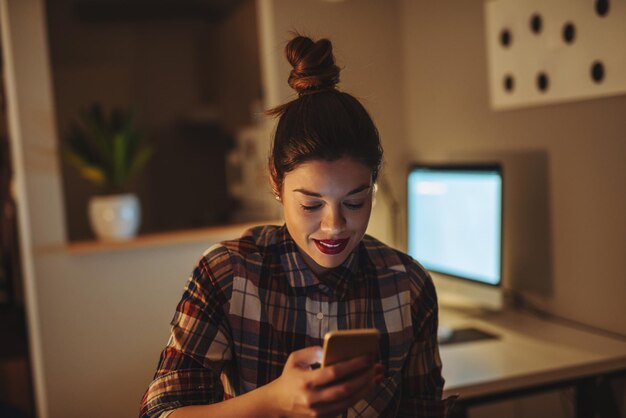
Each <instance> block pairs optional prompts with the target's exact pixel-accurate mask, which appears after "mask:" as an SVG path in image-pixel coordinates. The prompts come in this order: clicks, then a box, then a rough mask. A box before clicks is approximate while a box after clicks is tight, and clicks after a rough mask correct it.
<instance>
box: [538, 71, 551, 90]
mask: <svg viewBox="0 0 626 418" xmlns="http://www.w3.org/2000/svg"><path fill="white" fill-rule="evenodd" d="M549 84H550V80H549V79H548V75H547V74H546V73H539V74H537V88H538V89H539V91H540V92H542V93H545V92H546V91H548V86H549Z"/></svg>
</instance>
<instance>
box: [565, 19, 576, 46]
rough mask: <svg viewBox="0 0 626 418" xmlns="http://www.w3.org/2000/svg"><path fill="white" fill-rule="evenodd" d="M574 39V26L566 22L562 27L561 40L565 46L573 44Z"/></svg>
mask: <svg viewBox="0 0 626 418" xmlns="http://www.w3.org/2000/svg"><path fill="white" fill-rule="evenodd" d="M575 38H576V26H574V24H573V23H572V22H567V23H566V24H565V25H564V26H563V40H564V41H565V43H567V44H572V43H574V39H575Z"/></svg>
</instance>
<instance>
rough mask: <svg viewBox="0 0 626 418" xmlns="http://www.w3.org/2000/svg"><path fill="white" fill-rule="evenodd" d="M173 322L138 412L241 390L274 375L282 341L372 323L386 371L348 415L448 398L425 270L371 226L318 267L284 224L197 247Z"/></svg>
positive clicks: (419, 410) (430, 413)
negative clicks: (333, 261) (338, 259)
mask: <svg viewBox="0 0 626 418" xmlns="http://www.w3.org/2000/svg"><path fill="white" fill-rule="evenodd" d="M171 324H172V331H171V336H170V339H169V341H168V343H167V346H166V347H165V349H164V350H163V352H162V353H161V358H160V361H159V365H158V369H157V372H156V374H155V376H154V380H153V381H152V383H151V384H150V386H149V388H148V390H147V391H146V393H145V395H144V398H143V401H142V405H141V417H142V418H148V417H150V418H156V417H159V416H160V415H161V414H162V413H163V412H165V411H168V410H172V409H175V408H178V407H181V406H186V405H197V404H209V403H214V402H220V401H222V400H224V399H228V398H231V397H234V396H237V395H240V394H242V393H246V392H248V391H251V390H253V389H255V388H257V387H259V386H262V385H264V384H266V383H268V382H270V381H272V380H274V379H276V378H277V377H279V376H280V374H281V372H282V369H283V366H284V364H285V362H286V360H287V357H288V356H289V354H290V353H291V352H292V351H295V350H298V349H301V348H304V347H308V346H312V345H322V343H323V338H324V334H325V333H326V332H328V331H332V330H337V329H353V328H377V329H378V330H380V331H381V339H380V352H379V356H380V358H379V360H380V361H381V362H382V363H383V365H384V366H385V379H384V380H383V382H382V383H381V384H380V385H378V386H377V387H376V388H375V389H374V390H373V391H372V392H371V393H370V394H369V395H368V396H367V397H365V398H364V399H362V400H361V401H359V402H357V403H356V404H355V405H354V406H353V407H351V408H350V409H349V410H348V411H347V416H349V417H379V416H382V417H394V416H403V417H404V416H407V417H409V416H410V417H442V416H445V415H446V412H447V410H448V409H449V408H450V405H451V403H452V401H453V400H452V399H447V400H442V399H441V394H442V389H443V384H444V380H443V378H442V376H441V359H440V357H439V348H438V345H437V300H436V296H435V290H434V287H433V284H432V281H431V278H430V276H429V275H428V273H427V272H426V271H425V270H424V269H423V268H422V267H421V266H420V265H419V264H418V263H416V262H415V261H414V260H413V259H411V258H410V257H409V256H407V255H406V254H403V253H401V252H399V251H395V250H393V249H391V248H389V247H388V246H386V245H384V244H382V243H381V242H379V241H377V240H376V239H374V238H372V237H369V236H365V238H364V239H363V240H362V242H361V243H360V244H359V246H358V247H357V248H356V249H355V250H354V251H353V253H352V254H351V255H350V256H349V257H348V259H347V260H346V261H345V262H344V263H343V264H342V265H341V266H339V267H337V268H335V269H333V270H332V271H331V272H330V273H329V274H328V275H325V276H324V277H317V276H315V275H314V274H313V273H312V272H311V270H310V269H309V268H308V267H307V265H306V263H305V262H304V259H303V258H302V256H301V254H300V252H299V250H298V249H297V247H296V244H295V243H294V241H293V240H292V239H291V237H290V236H289V233H288V231H287V228H286V227H285V226H282V227H278V226H261V227H256V228H253V229H251V230H249V231H247V232H246V233H245V234H244V235H243V236H242V237H241V238H239V239H236V240H233V241H226V242H223V243H221V244H218V245H215V246H213V247H211V248H210V249H209V250H207V252H206V253H205V254H204V255H203V257H202V258H201V259H200V261H199V262H198V264H197V266H196V268H195V269H194V271H193V274H192V275H191V277H190V279H189V281H188V283H187V286H186V288H185V291H184V294H183V297H182V300H181V301H180V303H179V304H178V307H177V309H176V313H175V315H174V318H173V320H172V323H171Z"/></svg>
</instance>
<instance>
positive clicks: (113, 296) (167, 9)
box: [0, 0, 626, 418]
mask: <svg viewBox="0 0 626 418" xmlns="http://www.w3.org/2000/svg"><path fill="white" fill-rule="evenodd" d="M0 13H1V21H0V25H1V27H0V29H1V31H2V32H1V37H2V57H3V59H2V78H1V81H2V97H1V99H2V103H1V106H0V110H1V114H0V139H1V147H0V162H1V164H2V166H1V167H0V175H1V176H2V177H1V179H0V180H1V181H0V199H1V200H0V203H1V204H2V208H3V212H2V215H3V218H2V220H1V221H2V222H1V228H2V230H1V234H0V238H1V244H2V252H1V254H0V256H1V257H0V261H1V263H2V272H1V274H0V315H2V317H1V321H0V333H1V334H0V335H1V336H0V339H1V340H2V343H0V405H3V406H2V408H5V409H4V410H6V412H4V410H3V409H0V417H3V416H7V417H10V416H19V417H25V418H26V417H35V416H37V417H41V418H47V417H51V418H56V417H59V418H74V417H76V418H78V417H94V418H97V417H111V416H116V417H132V416H136V415H137V412H138V406H139V402H140V399H141V396H142V394H143V391H144V390H145V389H146V388H147V385H148V383H149V382H150V381H151V378H152V374H153V373H154V370H155V367H156V365H157V361H158V355H159V353H160V351H161V349H162V347H163V346H164V344H165V343H166V341H167V338H168V331H169V321H170V320H171V318H172V315H173V313H174V309H175V306H176V303H177V301H178V299H179V298H180V296H181V294H182V290H183V287H184V285H185V282H186V280H187V277H188V275H189V273H190V272H191V271H192V268H193V265H194V263H195V262H196V261H197V259H198V258H199V257H200V255H201V254H202V252H203V251H204V250H205V249H206V248H208V247H209V246H210V245H212V244H213V243H215V242H218V241H220V240H223V239H228V238H232V237H235V236H237V235H239V234H240V233H241V232H242V231H243V230H244V229H245V228H246V227H247V226H249V225H252V224H259V223H264V222H272V223H279V222H281V220H280V217H281V213H280V206H279V205H278V204H277V203H276V202H275V201H274V200H273V197H272V195H271V190H270V188H269V183H268V181H267V174H266V162H267V155H268V149H269V146H270V138H271V133H272V129H273V127H274V125H273V123H274V122H273V121H272V120H268V119H267V118H265V117H263V116H262V112H263V111H264V110H265V109H267V108H270V107H272V106H275V105H277V104H280V103H283V102H284V101H286V100H289V99H291V98H294V93H293V92H292V91H291V90H290V88H289V87H288V85H287V82H286V81H287V76H288V73H289V70H290V68H289V66H288V63H287V62H286V59H285V58H284V54H283V48H284V45H285V43H286V42H287V41H288V40H289V39H290V38H291V37H292V32H291V31H298V32H300V33H302V34H304V35H309V36H311V37H313V38H321V37H328V38H329V39H331V40H332V42H333V45H334V48H335V56H336V58H337V61H338V64H339V66H340V67H341V68H342V72H341V80H342V81H341V83H340V85H339V86H340V88H342V89H343V90H345V91H347V92H350V93H352V94H354V95H355V96H356V97H357V98H359V99H360V100H361V101H362V103H363V104H364V105H365V107H366V108H367V109H368V111H369V112H370V114H371V115H372V117H373V119H374V121H375V123H376V124H377V127H378V129H379V131H380V133H381V137H382V140H383V146H384V148H385V166H384V169H383V175H382V178H381V181H380V190H379V193H378V196H377V199H376V205H375V207H374V212H373V215H372V221H371V224H370V228H369V230H368V233H370V234H372V235H374V236H376V237H378V238H379V239H381V240H382V241H384V242H386V243H389V244H390V245H393V246H396V247H398V248H400V249H405V248H406V242H405V232H404V228H405V226H404V221H403V219H404V216H405V215H404V213H403V208H404V205H405V200H406V196H405V187H406V183H405V181H406V180H405V175H406V171H407V169H408V167H409V165H410V164H411V163H412V162H414V161H417V160H424V159H426V160H428V159H441V158H444V157H445V156H447V155H452V154H456V155H459V154H460V155H463V154H464V153H467V152H472V153H488V154H493V153H498V152H524V151H533V152H536V151H539V152H541V153H542V154H543V155H545V156H546V158H547V161H548V173H547V175H548V185H547V188H548V190H549V193H550V194H549V208H550V214H549V215H550V216H549V218H550V220H551V223H550V225H549V228H550V232H551V236H552V242H551V248H550V253H551V256H552V260H551V264H552V269H553V271H552V277H551V280H552V283H551V286H550V288H551V289H550V293H549V294H541V295H536V296H537V297H536V299H535V302H536V303H537V305H538V306H540V307H541V308H542V309H545V310H546V311H549V312H552V313H554V314H558V315H560V316H563V317H566V318H569V319H571V320H575V321H578V322H581V323H584V324H587V325H589V326H593V327H597V328H600V329H603V330H606V331H608V332H611V333H615V334H620V335H626V323H625V322H624V318H625V317H626V305H624V303H623V301H624V298H625V297H626V280H624V271H626V261H625V260H626V258H625V257H623V253H624V248H626V221H625V218H624V215H623V214H624V213H626V194H625V193H624V184H626V169H625V168H624V167H625V166H624V155H626V141H625V140H624V139H625V135H626V119H625V118H624V117H623V116H624V114H625V113H626V96H624V95H623V94H622V95H614V96H608V97H602V98H598V99H593V100H585V101H569V102H563V103H558V104H550V105H545V106H534V107H524V108H520V109H513V110H506V111H494V110H493V109H492V108H491V107H490V102H489V86H488V67H487V66H488V61H487V51H486V42H485V17H484V1H482V0H449V1H441V2H434V1H425V0H424V1H423V0H344V1H337V0H335V1H323V0H256V1H255V0H178V1H166V0H159V1H154V0H153V1H149V2H148V1H145V0H132V1H131V0H127V1H121V0H48V1H45V0H2V1H0ZM93 104H99V105H100V106H102V108H103V109H105V110H107V111H110V110H112V109H114V108H120V109H125V110H128V111H132V112H134V114H135V121H134V122H135V127H136V129H137V131H138V132H139V133H140V134H141V136H142V137H144V138H145V139H146V140H147V141H149V142H150V144H152V146H153V149H154V152H153V155H152V157H151V158H150V160H149V161H148V162H147V163H146V165H145V168H144V170H142V171H141V172H140V173H138V174H137V175H136V176H135V177H134V178H133V179H132V181H131V182H130V183H129V184H128V190H129V191H131V192H132V193H134V194H136V195H137V196H138V197H139V200H140V202H141V224H140V227H139V231H138V233H137V236H136V237H135V238H134V239H131V240H128V241H124V242H121V243H109V242H102V241H99V240H97V239H96V236H95V235H94V232H93V230H92V228H91V226H90V223H89V217H88V213H87V212H88V209H87V208H88V206H89V200H90V199H91V198H92V197H93V196H95V195H98V194H99V193H100V192H101V191H100V190H99V189H98V187H97V186H96V185H94V184H93V183H92V182H89V181H88V180H86V179H85V178H83V177H81V176H80V175H79V173H78V171H77V170H76V169H75V167H73V166H71V165H70V164H69V163H68V161H67V160H66V159H64V158H62V148H63V141H64V138H66V137H67V136H68V133H69V132H70V131H71V126H72V123H74V122H75V121H76V120H77V118H78V116H79V114H80V112H81V109H84V108H87V107H89V106H91V105H93ZM444 367H445V365H444ZM625 386H626V385H625V384H624V379H622V380H621V381H619V382H618V383H617V384H616V385H615V387H614V388H613V390H614V391H615V393H616V396H617V397H618V401H619V402H620V405H621V407H622V409H621V410H622V411H624V408H626V405H625V403H626V401H625V400H624V387H625ZM572 402H573V400H572V399H571V394H569V393H562V392H559V391H555V392H554V393H552V394H548V395H541V396H534V397H533V396H529V397H527V398H523V399H517V400H514V401H509V402H505V403H502V404H499V405H493V406H490V407H482V408H475V409H473V410H471V411H470V416H472V417H498V416H515V417H536V416H552V417H555V418H556V417H569V416H573V415H572V414H573V412H572V411H573V406H572ZM3 414H6V415H3ZM9 414H13V415H9Z"/></svg>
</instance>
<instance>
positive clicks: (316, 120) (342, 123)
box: [267, 35, 383, 196]
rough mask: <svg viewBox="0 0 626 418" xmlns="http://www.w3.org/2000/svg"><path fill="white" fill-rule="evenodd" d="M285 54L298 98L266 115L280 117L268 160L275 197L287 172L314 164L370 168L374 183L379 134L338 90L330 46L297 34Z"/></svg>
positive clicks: (354, 103)
mask: <svg viewBox="0 0 626 418" xmlns="http://www.w3.org/2000/svg"><path fill="white" fill-rule="evenodd" d="M285 54H286V56H287V60H288V61H289V63H290V64H291V66H292V67H293V70H291V73H290V74H289V79H288V83H289V86H291V87H292V88H293V89H294V90H296V92H297V93H298V98H297V99H295V100H292V101H290V102H287V103H285V104H282V105H280V106H278V107H276V108H274V109H271V110H269V111H268V112H267V113H268V114H269V115H271V116H276V117H278V118H279V119H278V125H277V127H276V133H275V135H274V141H273V145H272V150H271V155H270V158H269V169H270V175H271V178H272V187H273V191H274V193H275V194H276V195H277V196H280V193H281V190H282V184H283V180H284V177H285V174H286V173H288V172H290V171H291V170H293V169H295V168H296V167H297V166H298V165H299V164H301V163H303V162H306V161H310V160H317V159H321V160H326V161H334V160H337V159H339V158H342V157H349V158H353V159H354V160H356V161H359V162H361V163H363V164H365V165H366V166H367V167H369V168H371V170H372V181H373V182H375V181H376V179H377V178H378V172H379V171H380V166H381V164H382V158H383V149H382V147H381V144H380V138H379V136H378V130H377V129H376V126H374V122H373V121H372V118H371V117H370V116H369V114H368V113H367V111H366V110H365V108H364V107H363V105H361V103H360V102H359V101H358V100H357V99H356V98H354V97H353V96H351V95H350V94H348V93H344V92H341V91H339V90H337V88H336V85H337V83H339V71H340V70H339V67H337V65H335V57H334V56H333V50H332V44H331V43H330V41H329V40H328V39H320V40H319V41H317V42H314V41H313V40H311V39H310V38H308V37H304V36H300V35H297V36H296V37H295V38H293V39H292V40H291V41H289V43H287V46H286V47H285Z"/></svg>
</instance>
